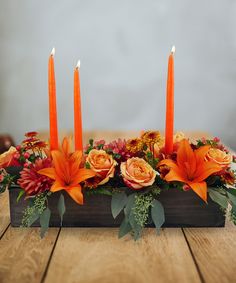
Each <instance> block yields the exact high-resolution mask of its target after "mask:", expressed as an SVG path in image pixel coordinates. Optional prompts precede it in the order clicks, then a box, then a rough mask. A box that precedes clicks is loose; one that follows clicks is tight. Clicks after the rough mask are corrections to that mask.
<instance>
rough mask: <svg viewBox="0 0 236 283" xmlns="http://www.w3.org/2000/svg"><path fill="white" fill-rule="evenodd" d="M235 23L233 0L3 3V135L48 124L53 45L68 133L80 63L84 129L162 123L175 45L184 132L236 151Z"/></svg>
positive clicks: (63, 121)
mask: <svg viewBox="0 0 236 283" xmlns="http://www.w3.org/2000/svg"><path fill="white" fill-rule="evenodd" d="M235 28H236V1H234V0H224V1H221V0H209V1H205V0H199V1H189V0H179V1H171V0H159V1H157V0H146V1H138V0H120V1H114V0H99V1H96V0H87V1H82V0H67V1H55V0H54V1H52V0H50V1H46V0H41V1H33V0H28V1H26V0H21V1H16V0H15V1H14V0H5V1H4V0H0V132H8V133H11V134H12V135H13V136H14V138H15V139H16V140H17V141H20V139H21V137H22V135H23V134H24V132H25V131H28V130H33V129H37V130H39V129H47V128H48V105H47V103H48V101H47V63H48V62H47V61H48V55H49V53H50V51H51V49H52V47H53V46H55V47H56V56H55V67H56V79H57V94H58V113H59V126H60V128H61V129H70V128H72V127H73V104H72V97H73V68H74V66H75V64H76V61H77V60H78V59H80V60H81V93H82V102H83V120H84V128H85V129H127V130H128V129H134V130H137V129H148V128H159V129H163V128H164V116H165V114H164V113H165V87H166V70H167V57H168V54H169V51H170V48H171V45H172V44H175V46H176V56H175V66H176V68H175V70H176V72H175V77H176V88H175V90H176V91H175V94H176V104H175V105H176V108H175V109H176V112H175V114H176V120H175V121H176V123H175V124H176V128H177V129H185V130H190V129H193V130H197V129H200V130H206V131H210V132H211V133H213V134H215V135H218V136H221V137H222V138H223V140H224V141H225V142H226V143H228V144H229V145H230V146H232V147H234V148H236V126H235V123H236V119H235V118H236V114H235V113H236V109H235V108H236V99H235V97H236V29H235Z"/></svg>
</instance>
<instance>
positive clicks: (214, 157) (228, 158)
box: [206, 148, 233, 167]
mask: <svg viewBox="0 0 236 283" xmlns="http://www.w3.org/2000/svg"><path fill="white" fill-rule="evenodd" d="M206 158H207V159H208V160H211V161H214V162H216V163H218V164H219V165H221V166H222V167H226V166H228V165H230V163H231V162H232V159H233V158H232V155H231V154H230V153H226V152H225V151H223V150H220V149H218V148H210V149H209V151H208V153H207V155H206Z"/></svg>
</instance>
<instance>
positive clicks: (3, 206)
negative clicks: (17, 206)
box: [0, 192, 10, 239]
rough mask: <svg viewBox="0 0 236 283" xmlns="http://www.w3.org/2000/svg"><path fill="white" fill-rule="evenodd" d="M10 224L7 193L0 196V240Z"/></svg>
mask: <svg viewBox="0 0 236 283" xmlns="http://www.w3.org/2000/svg"><path fill="white" fill-rule="evenodd" d="M9 224H10V211H9V199H8V192H4V193H2V194H0V239H1V237H2V235H3V233H4V231H5V230H6V228H7V227H8V226H9Z"/></svg>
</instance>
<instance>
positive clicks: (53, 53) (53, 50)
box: [51, 47, 56, 56]
mask: <svg viewBox="0 0 236 283" xmlns="http://www.w3.org/2000/svg"><path fill="white" fill-rule="evenodd" d="M55 52H56V50H55V47H53V49H52V52H51V55H52V56H54V55H55Z"/></svg>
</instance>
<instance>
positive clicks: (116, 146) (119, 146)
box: [104, 139, 131, 161]
mask: <svg viewBox="0 0 236 283" xmlns="http://www.w3.org/2000/svg"><path fill="white" fill-rule="evenodd" d="M126 143H127V142H126V140H122V139H118V140H114V141H112V142H110V143H109V144H106V145H105V146H104V149H105V150H110V151H112V152H113V153H115V154H119V155H120V156H121V160H123V161H124V160H127V159H128V158H130V157H131V153H130V152H129V151H128V150H127V148H126Z"/></svg>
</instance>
